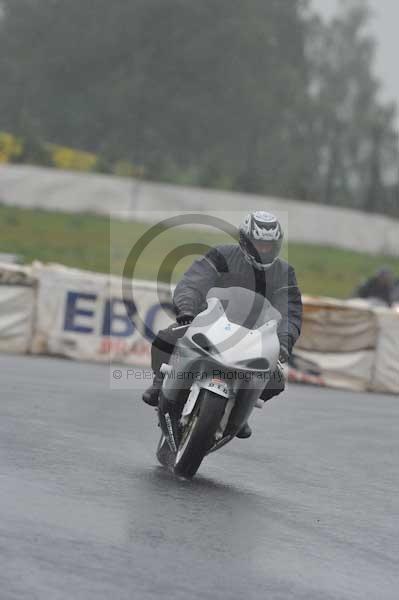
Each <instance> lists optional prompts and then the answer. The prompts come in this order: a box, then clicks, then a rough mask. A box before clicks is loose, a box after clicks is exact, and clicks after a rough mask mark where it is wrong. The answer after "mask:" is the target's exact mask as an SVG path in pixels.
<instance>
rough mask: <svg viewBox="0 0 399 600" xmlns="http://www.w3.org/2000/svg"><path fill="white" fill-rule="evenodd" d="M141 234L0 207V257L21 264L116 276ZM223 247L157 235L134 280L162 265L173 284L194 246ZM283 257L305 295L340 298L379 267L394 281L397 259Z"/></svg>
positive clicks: (212, 239)
mask: <svg viewBox="0 0 399 600" xmlns="http://www.w3.org/2000/svg"><path fill="white" fill-rule="evenodd" d="M147 231H148V226H147V225H145V224H142V223H130V222H129V223H128V222H120V221H110V220H109V219H107V218H106V217H98V216H93V215H85V214H82V215H76V214H64V213H51V212H45V211H41V210H28V209H20V208H14V207H6V206H0V252H10V253H15V254H19V255H21V256H22V257H23V259H24V261H25V262H26V263H30V262H31V261H33V260H36V259H37V260H41V261H43V262H59V263H62V264H65V265H67V266H70V267H76V268H80V269H88V270H91V271H98V272H103V273H106V272H112V273H115V274H116V275H120V274H121V273H122V272H123V266H124V264H125V261H126V258H127V256H128V254H129V251H130V249H131V248H132V247H133V246H134V244H135V243H136V242H137V240H139V239H140V238H141V236H143V235H144V234H145V233H146V232H147ZM225 242H226V238H225V237H224V236H222V235H217V234H213V233H208V232H206V233H205V232H204V231H200V230H198V229H173V230H168V231H163V230H160V231H158V235H157V237H156V238H155V240H154V241H153V242H152V243H151V244H150V245H149V246H148V247H147V248H146V249H145V251H144V252H143V253H142V254H141V258H140V260H139V261H138V263H137V268H136V271H135V275H136V276H137V277H140V278H143V279H155V278H156V277H157V275H158V272H159V268H160V265H161V263H163V262H164V269H163V278H164V279H167V278H168V277H169V276H170V277H171V278H172V280H174V281H176V279H177V278H178V277H179V276H180V275H181V273H182V272H183V271H184V269H185V268H187V266H188V265H189V264H190V262H191V261H192V259H193V258H194V253H195V251H197V252H198V251H199V248H198V247H196V246H195V245H196V244H205V245H209V246H212V245H214V244H217V243H225ZM182 246H186V248H185V250H184V252H183V254H184V253H186V254H187V253H189V254H190V256H188V257H187V258H185V259H183V260H178V261H177V262H176V256H175V255H174V253H173V251H174V250H175V248H176V247H179V248H181V247H182ZM284 254H285V257H286V258H288V259H289V261H290V262H291V263H292V264H293V265H294V267H295V269H296V272H297V276H298V280H299V282H300V286H301V288H302V290H303V291H304V292H306V293H308V294H320V295H328V296H334V297H337V298H345V297H347V296H349V295H350V294H351V292H352V290H353V288H354V286H355V285H356V284H357V283H358V282H359V281H360V280H362V279H363V278H364V277H367V276H368V275H370V274H371V273H373V271H375V270H376V269H377V268H378V267H380V266H381V265H382V264H384V265H388V266H391V267H392V268H393V269H394V270H395V272H396V274H397V276H398V277H399V259H395V258H390V257H385V256H371V255H369V254H362V253H359V252H350V251H347V250H339V249H335V248H329V247H323V246H311V245H306V244H294V243H292V244H289V247H288V248H285V250H284Z"/></svg>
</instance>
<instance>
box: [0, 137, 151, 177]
mask: <svg viewBox="0 0 399 600" xmlns="http://www.w3.org/2000/svg"><path fill="white" fill-rule="evenodd" d="M12 162H19V163H27V164H35V165H43V166H46V167H48V166H53V167H56V168H57V169H66V170H72V171H97V172H99V173H113V174H114V175H119V176H121V177H137V178H142V177H143V176H144V169H143V167H136V166H135V165H132V164H131V163H130V162H128V161H126V160H119V161H117V162H116V163H114V164H112V163H110V164H108V163H107V162H106V161H104V157H101V156H96V155H95V154H92V153H91V152H84V151H83V150H74V149H73V148H67V147H66V146H58V145H56V144H48V143H47V142H43V141H42V140H40V139H37V138H36V137H35V138H32V137H30V138H29V137H27V138H26V139H22V140H20V139H19V138H16V137H15V136H13V135H10V134H9V133H5V132H1V131H0V163H12Z"/></svg>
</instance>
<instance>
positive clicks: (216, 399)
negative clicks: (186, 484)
mask: <svg viewBox="0 0 399 600" xmlns="http://www.w3.org/2000/svg"><path fill="white" fill-rule="evenodd" d="M226 403H227V399H226V398H223V397H222V396H219V395H218V394H215V393H213V392H210V391H209V390H205V389H202V390H201V391H200V393H199V395H198V399H197V403H196V405H195V408H194V411H193V413H192V415H191V418H190V421H189V423H188V424H187V426H186V427H185V430H184V431H183V435H182V439H181V441H180V444H179V448H178V451H177V454H176V459H175V465H174V472H175V474H176V475H179V476H180V477H184V478H185V479H191V478H192V477H194V475H195V474H196V472H197V471H198V469H199V466H200V464H201V462H202V461H203V459H204V457H205V455H206V454H207V452H208V451H209V450H210V449H211V448H212V446H213V444H214V442H215V434H216V432H217V430H218V427H219V424H220V421H221V419H222V417H223V414H224V411H225V408H226Z"/></svg>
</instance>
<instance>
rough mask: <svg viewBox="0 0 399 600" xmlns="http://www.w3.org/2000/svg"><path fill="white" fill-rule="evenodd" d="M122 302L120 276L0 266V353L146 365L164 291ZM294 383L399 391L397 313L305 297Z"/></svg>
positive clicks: (165, 301)
mask: <svg viewBox="0 0 399 600" xmlns="http://www.w3.org/2000/svg"><path fill="white" fill-rule="evenodd" d="M124 284H125V286H126V285H128V286H131V293H130V294H129V298H125V299H124V297H123V288H122V285H123V282H122V280H121V279H120V278H117V277H110V276H106V275H102V274H98V273H90V272H87V271H80V270H76V269H70V268H66V267H63V266H60V265H42V264H39V263H35V264H34V265H33V266H32V267H19V266H14V265H0V351H1V352H10V353H28V352H31V353H34V354H49V355H57V356H66V357H69V358H72V359H75V360H90V361H96V362H111V361H115V362H121V363H125V364H130V365H137V366H149V365H150V348H151V341H152V339H153V334H154V332H156V331H158V330H159V329H160V328H162V327H165V326H166V325H167V324H168V323H170V322H171V320H172V314H173V311H172V305H171V292H170V288H169V287H168V286H166V285H165V286H163V285H158V286H157V285H156V284H154V283H152V282H148V281H133V282H132V283H131V284H130V282H126V281H125V282H124ZM304 306H305V310H304V323H303V332H302V335H301V338H300V340H299V341H298V344H297V346H296V348H295V354H294V360H295V369H291V377H290V378H291V380H294V381H298V382H303V383H312V384H316V385H326V386H331V387H336V388H342V389H352V390H359V391H376V392H388V393H395V394H399V365H398V357H399V311H395V310H388V309H381V308H377V309H371V308H370V307H368V306H367V305H365V303H364V302H363V303H362V302H360V303H354V302H353V301H349V302H342V301H337V300H332V299H325V298H308V297H304Z"/></svg>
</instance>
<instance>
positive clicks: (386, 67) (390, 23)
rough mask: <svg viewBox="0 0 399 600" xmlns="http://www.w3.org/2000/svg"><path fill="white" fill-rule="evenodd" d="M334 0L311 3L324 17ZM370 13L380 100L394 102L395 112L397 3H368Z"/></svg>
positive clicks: (398, 57) (398, 65)
mask: <svg viewBox="0 0 399 600" xmlns="http://www.w3.org/2000/svg"><path fill="white" fill-rule="evenodd" d="M337 2H338V0H313V4H314V6H315V8H317V9H318V10H319V11H320V12H321V13H323V14H325V15H326V16H327V15H328V16H330V15H331V14H333V13H334V10H335V8H336V6H337ZM369 5H370V6H371V8H372V10H373V12H374V20H373V23H372V24H371V30H372V32H373V34H374V35H375V36H376V39H377V41H378V55H377V61H376V73H377V75H378V76H379V78H380V79H381V81H382V83H383V86H384V88H383V92H384V97H385V98H388V99H390V100H394V101H396V104H397V105H398V110H399V32H398V30H399V0H369Z"/></svg>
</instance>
